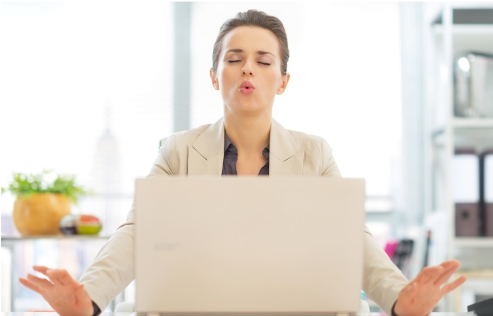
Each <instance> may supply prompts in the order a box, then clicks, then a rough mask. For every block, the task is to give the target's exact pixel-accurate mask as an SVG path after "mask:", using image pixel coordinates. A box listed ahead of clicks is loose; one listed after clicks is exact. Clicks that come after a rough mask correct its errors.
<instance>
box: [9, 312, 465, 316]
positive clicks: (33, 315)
mask: <svg viewBox="0 0 493 316" xmlns="http://www.w3.org/2000/svg"><path fill="white" fill-rule="evenodd" d="M0 315H1V316H58V314H57V313H46V312H44V313H41V312H14V313H0ZM101 315H103V316H137V313H102V314H101ZM356 315H359V316H386V315H387V314H385V313H369V314H368V313H364V314H356ZM356 315H355V316H356ZM472 315H474V313H472V312H471V313H431V314H430V315H429V316H472Z"/></svg>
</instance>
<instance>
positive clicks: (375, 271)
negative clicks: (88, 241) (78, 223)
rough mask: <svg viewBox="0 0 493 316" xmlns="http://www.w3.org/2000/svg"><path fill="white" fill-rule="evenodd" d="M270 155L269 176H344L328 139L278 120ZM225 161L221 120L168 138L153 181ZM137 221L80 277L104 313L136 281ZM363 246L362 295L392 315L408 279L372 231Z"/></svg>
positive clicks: (212, 170) (209, 169)
mask: <svg viewBox="0 0 493 316" xmlns="http://www.w3.org/2000/svg"><path fill="white" fill-rule="evenodd" d="M269 151H270V154H269V176H277V175H291V176H324V177H340V176H341V175H340V172H339V169H338V167H337V164H336V162H335V161H334V158H333V157H332V150H331V148H330V146H329V145H328V144H327V142H326V141H325V140H324V139H322V138H320V137H316V136H311V135H307V134H304V133H301V132H295V131H289V130H286V129H284V128H283V127H282V126H281V125H280V124H279V123H277V122H276V121H272V126H271V132H270V147H269ZM223 158H224V124H223V120H222V119H221V120H219V121H218V122H216V123H215V124H213V125H204V126H201V127H199V128H195V129H191V130H188V131H185V132H179V133H175V134H172V135H171V136H169V137H168V138H167V139H164V140H163V141H162V142H161V148H160V153H159V155H158V157H157V158H156V161H155V163H154V165H153V166H152V168H151V171H150V174H149V177H152V176H156V175H217V176H220V175H221V173H222V166H223ZM133 222H134V209H133V207H132V209H131V210H130V212H129V214H128V218H127V222H125V223H124V224H122V225H121V226H120V227H119V228H118V230H117V231H116V232H115V233H114V234H113V235H112V237H111V238H110V240H109V241H108V243H107V244H106V245H105V246H104V247H103V248H102V249H101V251H100V252H99V254H98V255H97V257H96V259H95V261H94V263H93V264H92V265H91V266H90V267H89V268H88V269H87V271H86V272H85V273H84V274H83V276H82V277H81V280H80V282H81V283H82V284H84V286H85V288H86V290H87V291H88V293H89V295H90V297H91V298H92V300H93V301H94V302H95V303H96V304H97V305H98V306H99V307H100V309H101V310H104V309H105V308H106V306H108V304H109V303H110V302H111V300H112V299H113V298H114V297H115V296H116V295H118V294H119V293H120V292H121V291H122V290H124V289H125V287H126V286H127V285H128V284H129V283H130V282H131V281H132V280H133V279H134V278H135V276H134V257H133V243H134V235H133V228H132V225H133ZM364 247H365V253H364V272H363V278H364V280H363V291H365V292H366V293H367V295H368V296H369V297H370V298H371V299H373V300H374V301H375V302H376V303H377V304H378V305H379V306H380V307H381V308H382V309H383V310H384V311H385V312H386V313H387V314H389V315H390V311H391V308H392V305H393V304H394V302H395V300H396V299H397V296H398V294H399V292H400V290H401V289H402V288H403V287H404V286H405V285H406V284H407V282H408V281H407V279H406V278H405V277H404V276H403V275H402V273H401V272H400V271H399V269H398V268H397V267H396V266H395V265H394V264H393V263H392V261H391V260H390V259H389V257H388V256H387V254H386V253H385V252H384V251H383V249H381V248H380V247H379V246H378V245H377V244H376V242H375V241H374V239H373V237H372V236H371V234H370V232H369V231H368V229H366V233H365V242H364ZM156 268H158V267H156ZM327 268H328V269H330V267H327Z"/></svg>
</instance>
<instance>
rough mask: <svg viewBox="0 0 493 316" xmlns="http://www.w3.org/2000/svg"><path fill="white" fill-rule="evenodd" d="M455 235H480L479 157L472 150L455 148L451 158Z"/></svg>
mask: <svg viewBox="0 0 493 316" xmlns="http://www.w3.org/2000/svg"><path fill="white" fill-rule="evenodd" d="M453 177H454V179H453V189H454V190H453V197H454V201H455V235H456V236H457V237H477V236H480V235H481V223H482V221H481V220H480V190H479V184H480V181H479V157H478V155H476V153H475V151H474V150H469V149H457V150H456V152H455V155H454V158H453Z"/></svg>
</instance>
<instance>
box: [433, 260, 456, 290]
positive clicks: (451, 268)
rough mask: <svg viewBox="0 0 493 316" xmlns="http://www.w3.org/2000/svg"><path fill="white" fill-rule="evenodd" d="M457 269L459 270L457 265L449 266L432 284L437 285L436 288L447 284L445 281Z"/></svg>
mask: <svg viewBox="0 0 493 316" xmlns="http://www.w3.org/2000/svg"><path fill="white" fill-rule="evenodd" d="M457 269H459V266H458V265H451V266H449V267H448V268H447V269H446V270H445V271H443V273H442V274H441V275H440V276H439V277H438V278H437V279H436V280H435V282H434V284H435V285H438V286H441V285H442V284H444V283H445V282H447V280H448V279H449V278H450V277H451V276H452V274H454V272H455V271H457Z"/></svg>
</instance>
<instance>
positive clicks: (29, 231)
mask: <svg viewBox="0 0 493 316" xmlns="http://www.w3.org/2000/svg"><path fill="white" fill-rule="evenodd" d="M6 191H9V192H11V193H12V194H14V195H16V196H17V199H16V201H15V203H14V210H13V213H12V219H13V221H14V224H15V226H16V228H17V230H18V231H19V232H20V233H21V235H23V236H33V235H53V234H59V233H60V230H59V222H60V219H61V218H62V217H64V216H65V215H68V214H70V204H71V202H72V203H77V200H78V198H79V197H80V196H82V195H85V194H87V191H86V190H85V189H84V188H83V187H81V186H79V185H77V183H76V179H75V176H69V175H55V174H53V172H51V171H43V172H42V173H40V174H23V173H14V174H13V176H12V181H11V182H10V183H9V185H8V187H7V188H2V189H1V192H2V194H3V193H4V192H6Z"/></svg>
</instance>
